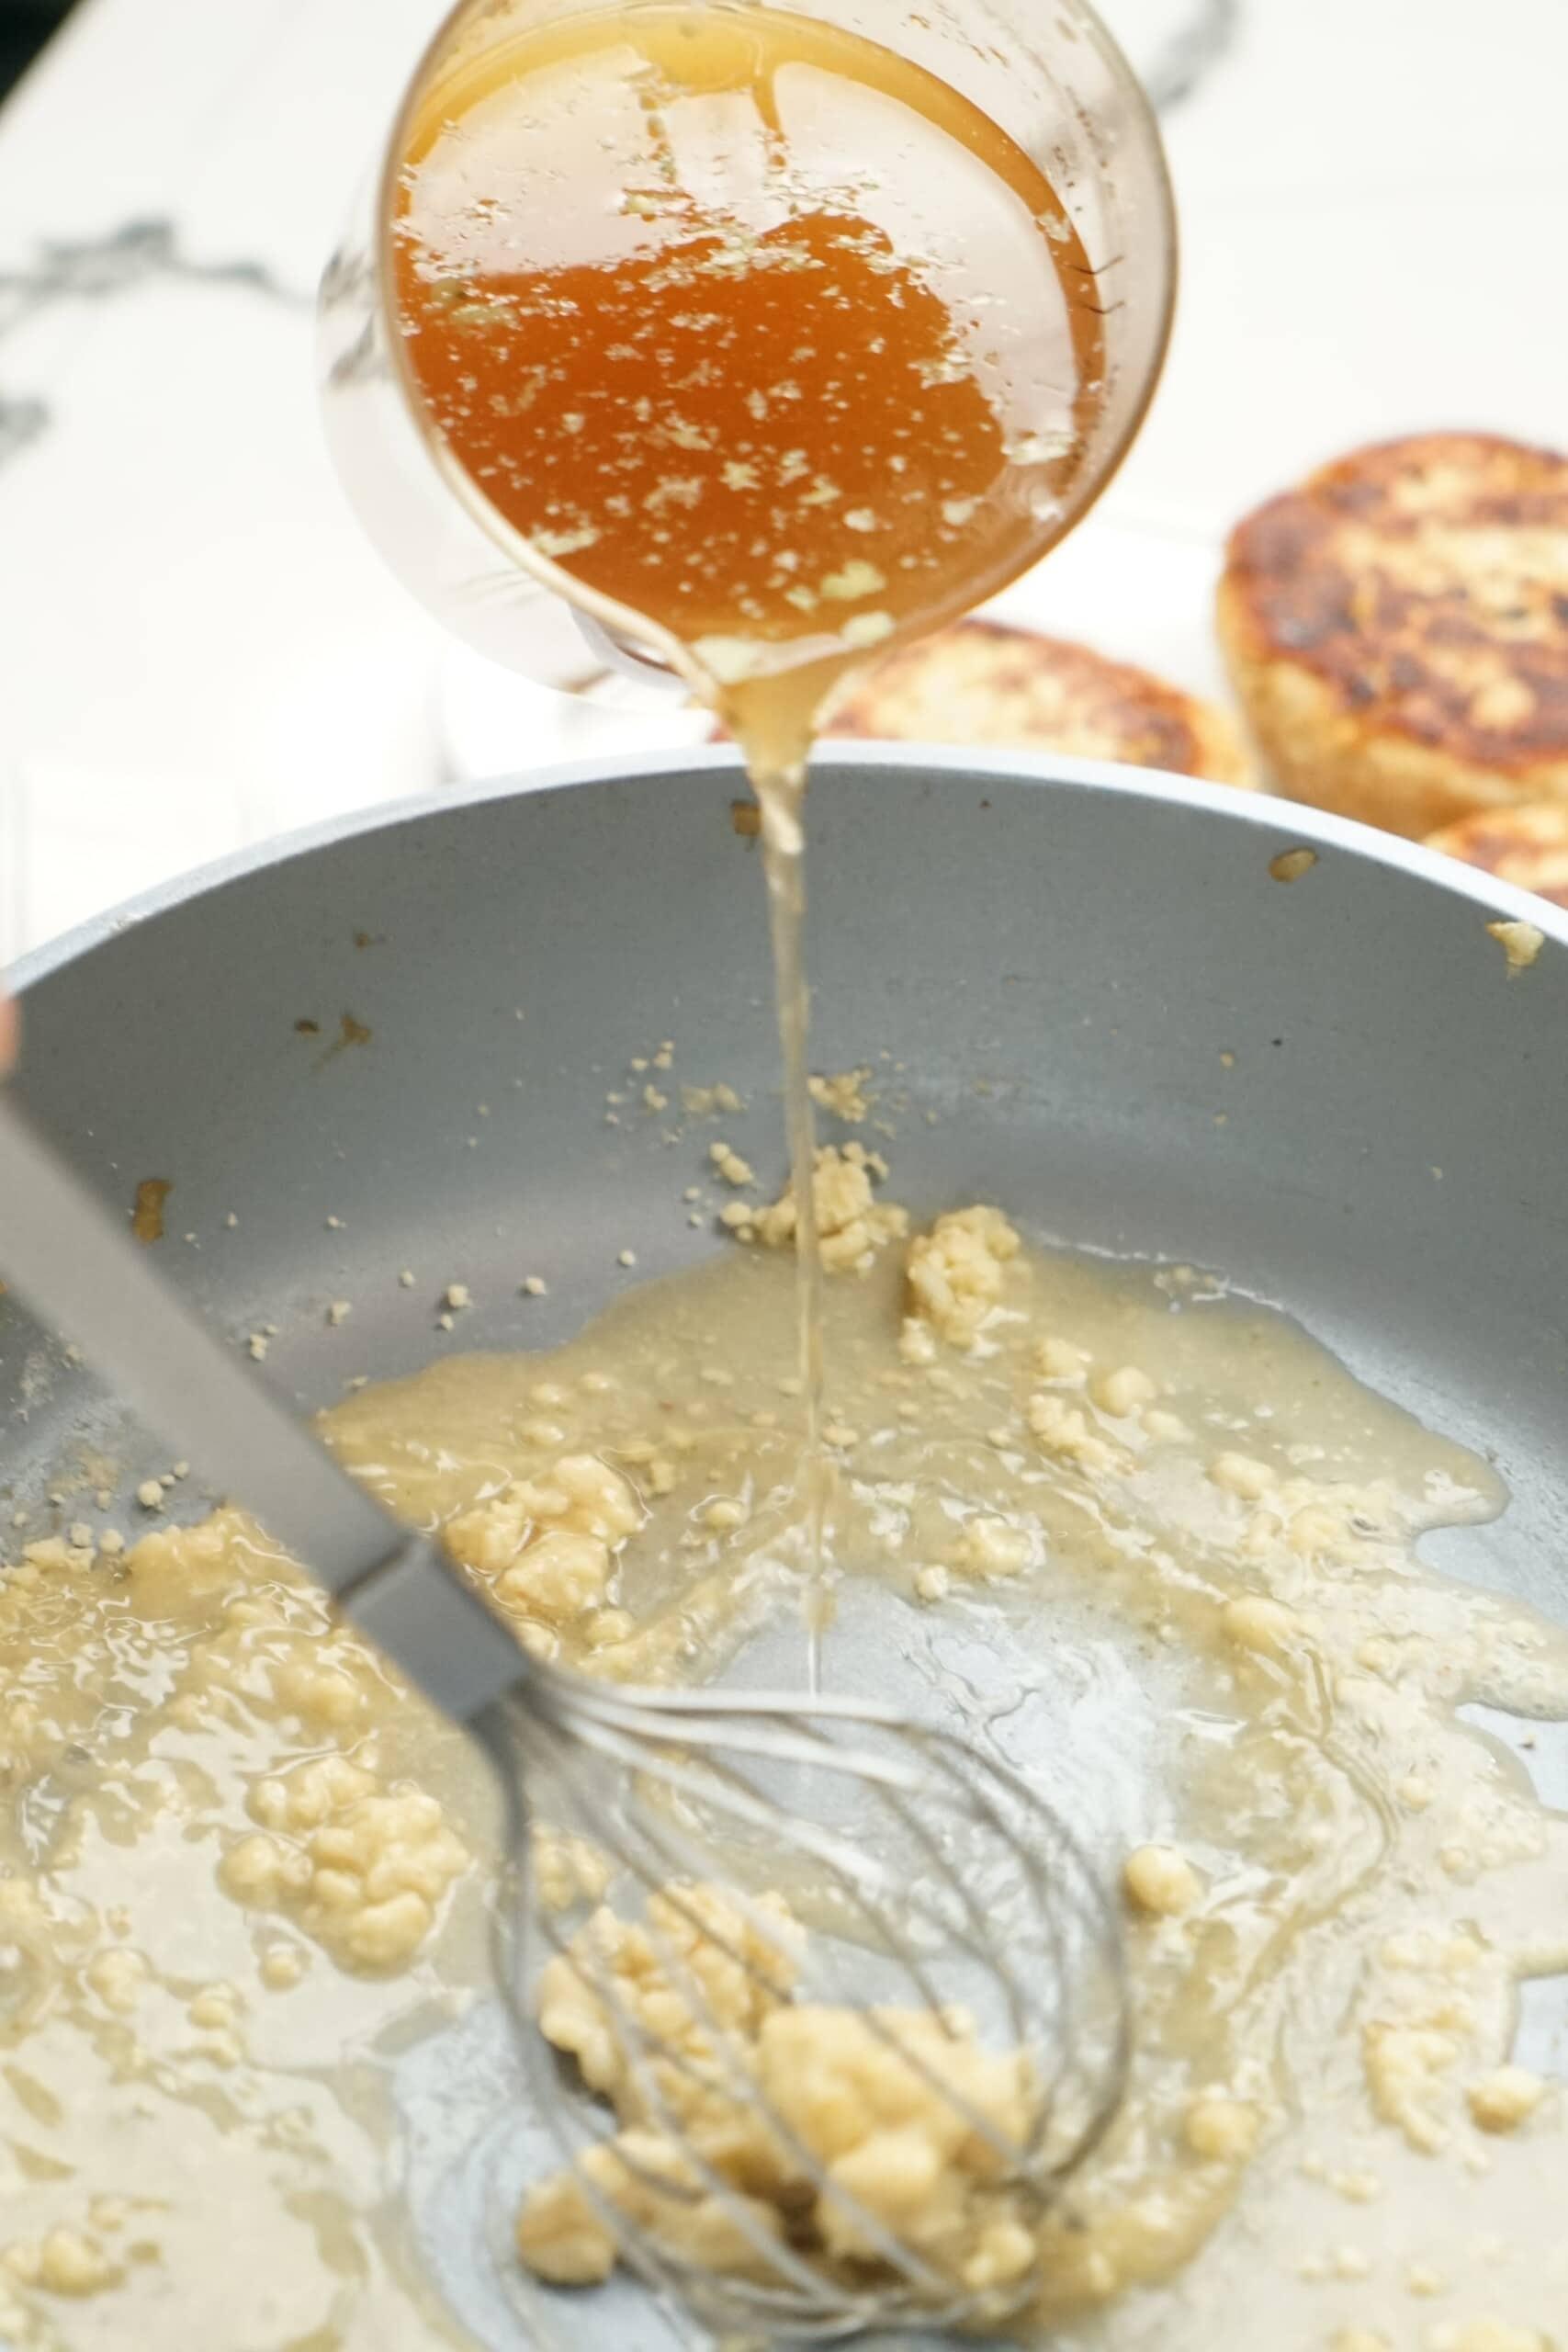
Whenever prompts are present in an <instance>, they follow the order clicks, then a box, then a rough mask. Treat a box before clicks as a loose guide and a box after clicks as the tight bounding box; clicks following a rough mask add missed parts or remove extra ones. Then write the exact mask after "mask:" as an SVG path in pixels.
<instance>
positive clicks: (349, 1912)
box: [218, 1755, 468, 1972]
mask: <svg viewBox="0 0 1568 2352" xmlns="http://www.w3.org/2000/svg"><path fill="white" fill-rule="evenodd" d="M250 1810H251V1812H252V1814H253V1815H254V1818H255V1819H256V1820H257V1821H258V1822H259V1823H260V1824H261V1825H262V1826H261V1827H260V1829H258V1830H257V1831H255V1832H254V1833H253V1834H252V1835H251V1836H249V1837H246V1838H241V1839H239V1841H238V1842H237V1843H236V1844H234V1845H232V1846H231V1847H230V1849H229V1850H228V1852H227V1853H226V1854H225V1855H224V1857H223V1860H222V1862H221V1864H220V1868H219V1873H218V1877H219V1883H220V1886H221V1887H222V1888H223V1890H224V1892H225V1894H229V1895H231V1897H232V1898H233V1900H234V1901H235V1902H237V1903H243V1905H245V1906H246V1907H247V1908H248V1909H251V1910H258V1911H286V1912H288V1913H289V1914H290V1915H291V1916H293V1917H296V1918H297V1919H298V1920H299V1925H300V1926H301V1927H302V1928H304V1930H305V1932H306V1934H307V1935H310V1936H311V1937H313V1938H314V1939H315V1940H316V1941H317V1942H318V1943H320V1944H321V1945H323V1946H324V1947H325V1948H326V1950H327V1951H330V1952H331V1953H332V1955H333V1958H334V1959H335V1960H337V1961H338V1962H341V1963H342V1964H343V1965H344V1966H345V1967H349V1968H365V1969H371V1970H375V1971H378V1972H382V1971H390V1970H394V1969H399V1968H402V1967H404V1966H406V1965H407V1963H408V1962H410V1961H411V1960H412V1958H413V1957H414V1955H415V1953H416V1952H417V1951H419V1949H420V1947H421V1946H422V1945H423V1942H424V1941H425V1939H426V1938H427V1937H428V1936H429V1934H430V1932H431V1930H432V1928H434V1925H435V1919H436V1914H437V1911H438V1909H439V1906H440V1905H441V1902H442V1899H443V1897H444V1896H445V1895H446V1892H447V1890H448V1888H449V1887H450V1886H451V1885H452V1883H453V1882H454V1881H455V1880H456V1879H457V1878H459V1877H460V1876H461V1875H462V1873H463V1871H465V1870H467V1868H468V1849H467V1848H466V1847H465V1846H464V1845H463V1844H462V1842H461V1841H460V1839H458V1838H457V1837H455V1836H454V1835H453V1833H452V1831H451V1830H450V1829H449V1828H448V1827H447V1826H446V1815H445V1814H444V1813H443V1811H442V1808H441V1806H440V1804H438V1803H437V1802H436V1800H435V1798H434V1797H433V1796H428V1795H426V1794H425V1793H424V1792H423V1790H418V1789H412V1788H408V1787H394V1788H391V1789H388V1788H387V1787H386V1786H385V1784H384V1783H383V1782H382V1781H380V1780H379V1779H378V1776H377V1774H375V1773H374V1772H369V1771H367V1770H364V1769H363V1768H362V1767H361V1766H359V1765H356V1764H355V1763H353V1762H351V1761H350V1760H349V1758H346V1757H344V1756H340V1755H327V1756H319V1757H312V1758H310V1759H309V1760H308V1761H307V1762H305V1763H303V1764H296V1765H293V1766H291V1767H290V1768H289V1769H288V1770H287V1771H285V1772H279V1773H276V1774H273V1775H271V1776H270V1777H269V1778H266V1779H264V1780H262V1781H258V1782H257V1783H256V1785H255V1787H254V1789H253V1790H252V1792H251V1798H250Z"/></svg>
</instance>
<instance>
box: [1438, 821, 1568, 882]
mask: <svg viewBox="0 0 1568 2352" xmlns="http://www.w3.org/2000/svg"><path fill="white" fill-rule="evenodd" d="M1427 846H1428V847H1429V848H1431V849H1440V850H1442V851H1444V852H1445V853H1446V854H1447V855H1448V856H1450V857H1459V858H1462V859H1463V860H1464V863H1465V864H1466V865H1477V866H1479V867H1480V868H1481V870H1482V872H1483V874H1495V876H1497V879H1498V880H1499V881H1500V882H1511V883H1513V884H1514V886H1515V888H1517V889H1520V890H1533V891H1534V892H1535V893H1536V895H1537V897H1538V898H1542V899H1551V901H1552V903H1553V905H1555V906H1559V907H1568V800H1532V801H1528V802H1526V803H1525V804H1524V805H1523V806H1521V807H1519V808H1517V809H1476V810H1475V811H1474V812H1473V813H1472V815H1471V816H1468V817H1461V819H1460V820H1459V822H1458V823H1457V824H1454V825H1445V826H1443V828H1442V829H1441V831H1438V832H1436V833H1433V834H1432V835H1431V836H1430V838H1429V841H1428V843H1427Z"/></svg>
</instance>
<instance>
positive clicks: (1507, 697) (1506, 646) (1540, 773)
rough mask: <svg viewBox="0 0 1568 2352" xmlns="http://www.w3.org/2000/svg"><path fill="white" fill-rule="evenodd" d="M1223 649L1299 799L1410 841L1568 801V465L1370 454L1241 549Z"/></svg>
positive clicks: (1267, 509)
mask: <svg viewBox="0 0 1568 2352" xmlns="http://www.w3.org/2000/svg"><path fill="white" fill-rule="evenodd" d="M1219 628H1220V638H1221V641H1222V643H1223V644H1224V650H1225V654H1226V658H1227V660H1228V662H1229V663H1230V669H1231V674H1232V676H1233V677H1234V679H1235V685H1236V691H1237V693H1238V694H1239V695H1240V696H1241V700H1242V703H1243V706H1244V707H1245V709H1246V711H1247V718H1248V719H1249V720H1250V722H1251V726H1252V729H1253V732H1254V734H1255V735H1256V737H1257V739H1258V746H1259V748H1260V750H1261V752H1262V753H1263V756H1264V758H1265V759H1266V761H1267V762H1268V763H1269V768H1270V769H1271V770H1272V772H1273V775H1274V777H1275V779H1276V780H1277V782H1278V783H1279V784H1280V786H1281V788H1282V789H1283V790H1285V791H1287V792H1289V793H1291V794H1292V795H1293V796H1294V797H1295V798H1297V799H1299V800H1310V801H1314V802H1315V803H1316V805H1317V806H1318V807H1319V808H1324V809H1337V810H1339V811H1340V812H1341V813H1342V814H1343V815H1346V816H1350V817H1360V818H1364V819H1365V820H1367V821H1368V822H1369V823H1371V824H1374V825H1384V826H1387V827H1388V828H1389V830H1390V831H1393V832H1396V833H1408V834H1410V835H1412V836H1414V837H1416V838H1419V837H1420V836H1422V835H1424V834H1427V833H1429V832H1431V831H1432V830H1433V829H1434V828H1435V827H1437V826H1438V825H1442V824H1446V823H1448V822H1450V820H1453V819H1455V818H1457V817H1461V816H1463V815H1465V814H1466V813H1467V812H1468V811H1469V810H1471V809H1477V808H1504V807H1508V806H1511V805H1513V804H1514V803H1516V802H1519V801H1528V800H1551V799H1558V798H1562V799H1568V458H1562V457H1559V456H1557V455H1556V454H1555V453H1554V452H1553V451H1551V450H1550V449H1529V448H1525V447H1522V446H1521V445H1520V444H1518V443H1517V442H1514V441H1502V440H1498V439H1495V437H1493V436H1492V435H1487V434H1480V433H1427V434H1419V435H1416V436H1415V437H1414V438H1412V439H1409V440H1404V441H1388V442H1384V443H1382V444H1381V445H1380V446H1378V447H1372V448H1366V449H1356V450H1352V452H1351V453H1350V455H1349V456H1348V457H1346V458H1339V459H1338V460H1337V463H1335V464H1334V465H1331V466H1325V467H1324V468H1323V469H1322V470H1321V471H1320V472H1318V473H1315V474H1313V475H1312V476H1310V477H1309V479H1308V480H1307V481H1305V482H1303V484H1302V486H1301V488H1300V489H1299V490H1292V491H1289V492H1286V493H1285V495H1284V496H1283V497H1282V498H1274V499H1270V500H1269V503H1268V504H1267V505H1266V506H1260V507H1258V509H1257V511H1256V513H1254V514H1251V515H1247V518H1246V520H1245V521H1244V522H1242V523H1240V524H1238V525H1237V526H1236V528H1235V531H1234V532H1233V533H1232V535H1231V541H1230V548H1229V554H1228V558H1227V560H1226V564H1225V571H1224V579H1223V581H1222V582H1221V584H1220V595H1219Z"/></svg>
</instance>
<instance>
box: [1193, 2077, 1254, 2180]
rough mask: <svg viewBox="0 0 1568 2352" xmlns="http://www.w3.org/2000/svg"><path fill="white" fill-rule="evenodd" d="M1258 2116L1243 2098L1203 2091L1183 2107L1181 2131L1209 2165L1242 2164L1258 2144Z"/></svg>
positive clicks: (1197, 2153) (1194, 2151) (1198, 2154)
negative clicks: (1198, 2096)
mask: <svg viewBox="0 0 1568 2352" xmlns="http://www.w3.org/2000/svg"><path fill="white" fill-rule="evenodd" d="M1261 2120H1262V2119H1261V2118H1260V2117H1259V2115H1258V2109H1256V2108H1255V2107H1250V2106H1248V2105H1247V2101H1246V2100H1245V2099H1239V2098H1225V2097H1224V2096H1223V2095H1222V2094H1220V2093H1218V2092H1214V2091H1205V2092H1204V2093H1203V2094H1202V2096H1201V2098H1195V2099H1194V2100H1193V2102H1192V2104H1191V2106H1190V2108H1189V2109H1188V2110H1187V2120H1186V2123H1185V2125H1184V2127H1183V2128H1184V2130H1185V2132H1186V2137H1187V2144H1188V2146H1189V2147H1190V2149H1191V2151H1192V2153H1193V2154H1194V2155H1195V2156H1201V2157H1203V2158H1204V2159H1205V2161H1206V2162H1208V2163H1211V2164H1227V2165H1236V2164H1245V2163H1246V2162H1247V2158H1248V2156H1250V2155H1251V2154H1252V2152H1253V2150H1254V2148H1256V2146H1257V2145H1258V2131H1259V2129H1260V2126H1261Z"/></svg>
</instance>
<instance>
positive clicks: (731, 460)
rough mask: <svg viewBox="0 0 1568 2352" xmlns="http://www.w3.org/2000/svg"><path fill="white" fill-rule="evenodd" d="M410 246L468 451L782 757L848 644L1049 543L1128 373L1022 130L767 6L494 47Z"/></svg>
mask: <svg viewBox="0 0 1568 2352" xmlns="http://www.w3.org/2000/svg"><path fill="white" fill-rule="evenodd" d="M396 256H397V285H398V301H399V306H400V314H401V322H402V326H403V331H404V335H405V348H406V354H407V359H408V365H409V368H410V371H411V375H412V381H413V384H414V387H415V388H416V390H417V394H418V397H419V398H420V399H421V400H422V401H423V403H424V405H425V407H426V410H427V413H428V415H429V416H430V418H431V419H432V420H433V422H434V424H435V425H436V427H437V428H438V430H439V432H440V434H441V435H442V437H443V439H444V441H445V443H446V447H447V448H448V450H449V451H450V453H451V455H452V457H453V458H455V459H456V460H457V464H458V465H459V466H460V467H461V469H463V470H464V471H465V472H466V473H467V474H468V477H469V478H470V480H471V481H472V483H473V484H474V486H475V487H476V488H477V489H478V490H479V492H480V493H481V494H482V496H483V497H484V498H485V499H486V500H487V501H488V502H489V503H491V506H492V507H493V508H494V509H495V510H496V511H497V513H498V514H499V515H502V517H504V519H505V521H506V522H507V523H508V524H509V525H511V526H513V529H514V530H515V531H516V532H517V533H519V534H520V535H521V536H522V537H523V538H524V539H525V540H526V542H527V543H528V545H529V547H530V548H532V549H533V550H534V552H535V553H536V555H538V556H543V557H544V558H546V559H547V560H549V561H551V562H553V563H554V564H556V565H557V566H558V567H559V569H560V571H562V572H563V573H564V574H566V575H567V576H568V580H569V582H581V584H582V585H583V586H585V587H587V588H588V589H590V590H592V591H594V592H596V594H598V595H600V596H603V597H604V598H607V599H609V600H611V602H612V604H613V605H616V606H618V607H620V608H621V609H622V610H623V611H624V612H626V613H627V614H630V615H633V616H637V617H638V618H640V619H641V620H643V621H646V622H649V623H651V624H653V625H654V626H655V627H656V628H658V629H659V630H660V631H662V632H664V633H666V635H667V636H668V637H669V638H670V639H673V640H675V641H676V643H677V644H678V645H679V646H680V647H681V648H682V649H684V650H685V652H686V654H687V656H688V657H689V660H690V662H691V664H692V665H693V667H694V674H698V675H700V676H701V677H702V678H704V679H705V681H706V682H707V684H708V685H709V687H710V689H711V691H712V692H713V693H714V695H716V697H717V698H718V699H719V700H720V701H721V702H722V703H723V704H724V705H725V707H726V708H727V712H728V715H729V716H730V717H731V718H733V719H734V720H735V721H736V722H737V724H738V727H739V729H740V731H742V732H743V733H744V734H745V735H746V736H747V738H748V739H749V741H750V745H751V746H752V748H753V749H754V750H755V749H756V748H757V746H758V744H759V741H760V740H761V739H767V740H766V741H763V745H762V748H763V750H764V752H765V754H766V755H767V758H768V764H770V765H772V766H777V765H780V764H787V763H791V762H794V761H797V760H798V759H799V758H800V757H801V756H802V755H803V753H804V751H805V747H806V742H807V737H808V735H809V731H810V726H811V721H812V718H813V716H814V713H815V710H816V708H817V707H818V704H819V702H820V700H821V698H822V696H823V695H825V694H826V693H827V691H828V690H829V688H830V686H831V684H833V682H834V679H835V676H836V674H837V673H839V672H840V670H841V669H842V667H843V666H844V665H845V664H846V663H848V662H853V661H855V660H858V659H863V658H864V657H865V655H866V654H867V653H868V652H869V651H870V650H872V649H874V648H875V647H876V646H878V645H881V644H885V643H886V642H887V641H888V640H890V639H894V638H895V637H897V636H899V635H901V634H905V633H909V632H913V631H917V630H920V629H924V628H930V627H931V626H933V625H935V624H936V623H939V622H941V621H942V620H943V619H946V618H949V617H951V616H953V615H955V614H957V613H959V612H961V611H963V610H965V609H966V608H967V607H969V606H970V605H973V604H975V603H976V602H977V601H978V600H979V599H980V598H982V597H984V596H985V595H987V594H989V593H991V592H992V591H993V590H995V589H996V588H998V587H999V586H1001V585H1002V584H1003V582H1005V581H1006V580H1007V579H1009V578H1010V577H1011V576H1013V575H1014V574H1015V573H1016V572H1017V571H1020V570H1021V568H1022V567H1023V566H1024V565H1025V564H1027V563H1028V562H1029V561H1030V560H1032V558H1033V557H1034V556H1035V555H1037V554H1038V553H1039V552H1040V551H1041V550H1042V549H1043V547H1044V546H1045V545H1046V544H1048V543H1049V541H1050V540H1051V538H1052V537H1055V534H1056V531H1057V530H1058V529H1059V528H1060V527H1061V525H1062V522H1063V520H1064V518H1065V511H1066V505H1067V503H1068V500H1069V497H1070V493H1071V491H1072V487H1073V483H1074V481H1075V478H1076V475H1077V469H1078V466H1079V464H1080V461H1081V454H1082V450H1083V447H1084V445H1085V443H1086V441H1087V439H1088V438H1089V433H1090V431H1091V428H1092V425H1093V422H1094V418H1095V415H1096V413H1097V410H1098V407H1099V404H1100V401H1101V399H1102V397H1103V393H1104V384H1103V375H1102V368H1103V362H1102V353H1101V333H1100V329H1101V322H1100V315H1099V311H1098V309H1097V308H1096V307H1095V298H1094V295H1093V290H1092V285H1093V281H1092V274H1091V272H1090V270H1089V264H1088V260H1087V257H1086V255H1085V254H1084V251H1083V248H1082V246H1081V244H1080V243H1079V241H1078V237H1077V232H1076V230H1075V229H1074V228H1073V226H1072V224H1071V221H1070V220H1069V219H1068V217H1067V215H1066V211H1065V210H1064V209H1063V206H1062V204H1061V203H1060V201H1059V200H1058V198H1057V196H1056V194H1055V191H1054V190H1053V189H1052V187H1051V186H1050V184H1049V183H1048V181H1047V180H1046V179H1045V177H1044V176H1043V174H1042V173H1041V172H1040V171H1039V169H1038V168H1037V166H1036V165H1035V164H1033V163H1032V161H1031V160H1030V158H1029V157H1028V156H1027V155H1026V154H1025V153H1023V151H1022V150H1021V148H1020V147H1019V146H1018V145H1017V144H1016V143H1015V142H1014V141H1012V140H1011V139H1010V137H1009V136H1008V135H1007V134H1006V133H1005V132H1003V131H1002V130H1000V129H998V126H997V125H996V124H995V123H993V122H991V121H990V120H988V119H987V117H986V116H985V115H983V114H982V113H981V112H980V111H979V110H978V109H977V108H976V107H974V106H972V105H971V104H970V103H969V102H968V101H967V100H966V99H964V98H963V97H961V96H958V94H957V93H956V92H954V91H953V90H952V89H951V88H949V87H948V86H947V85H945V84H943V83H942V82H940V81H938V80H937V79H935V78H934V77H933V76H932V75H931V74H927V73H925V72H923V71H922V70H921V69H919V68H918V67H916V66H915V65H913V64H911V63H908V62H906V61H905V60H903V59H901V58H899V57H897V56H896V55H895V54H894V53H893V52H892V51H889V50H886V49H884V48H882V47H880V46H879V45H877V44H875V43H873V42H871V41H868V40H863V38H861V37H860V36H858V35H855V34H852V33H848V32H843V31H840V30H838V29H836V28H832V27H829V26H826V25H822V24H819V23H817V22H814V21H812V20H810V19H807V18H803V17H792V16H786V15H784V14H782V13H777V12H773V11H770V10H765V9H750V10H748V11H746V12H745V13H744V15H743V16H742V15H740V14H739V13H733V12H729V11H726V10H717V9H701V10H698V9H682V8H679V7H651V8H645V9H638V10H637V11H634V12H608V11H606V12H604V13H593V14H591V15H588V16H585V17H576V18H572V19H568V20H566V21H564V22H559V23H556V24H552V25H548V26H545V27H539V28H534V29H532V30H531V31H528V32H526V33H524V34H520V35H519V36H518V37H517V38H516V39H515V40H513V41H511V42H508V43H505V44H503V45H501V46H499V47H497V48H495V49H492V50H491V51H488V52H486V53H485V54H484V55H483V56H482V57H480V58H479V59H478V60H476V61H470V62H469V63H468V65H467V67H466V68H465V69H463V70H461V71H457V72H455V73H453V74H451V75H449V76H448V77H447V79H446V81H445V82H443V83H441V84H439V85H437V86H436V87H435V88H434V90H433V91H432V93H431V95H430V97H429V100H428V102H427V104H426V106H425V107H424V109H423V113H422V115H421V117H420V118H419V119H418V121H417V123H416V126H415V130H414V134H413V139H412V145H411V148H410V151H409V154H408V158H407V164H406V168H405V171H404V175H403V179H402V186H401V193H400V217H399V220H398V222H397V231H396ZM786 676H787V677H788V679H789V680H790V684H789V685H788V686H787V688H785V687H784V685H783V684H782V680H783V679H784V677H786ZM764 678H765V679H766V680H768V681H769V682H770V684H769V687H768V690H767V692H766V693H764V692H763V691H762V690H761V685H760V684H759V681H761V680H762V679H764Z"/></svg>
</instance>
